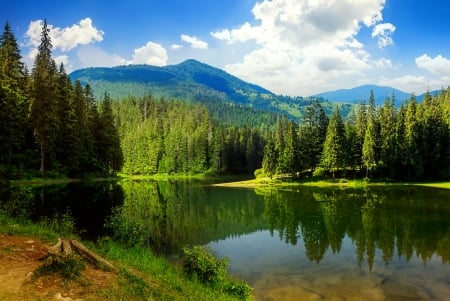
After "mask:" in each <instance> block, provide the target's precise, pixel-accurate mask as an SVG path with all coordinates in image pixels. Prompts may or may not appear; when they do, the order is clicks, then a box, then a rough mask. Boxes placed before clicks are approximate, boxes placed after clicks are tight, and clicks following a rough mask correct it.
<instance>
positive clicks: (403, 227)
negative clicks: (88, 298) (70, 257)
mask: <svg viewBox="0 0 450 301" xmlns="http://www.w3.org/2000/svg"><path fill="white" fill-rule="evenodd" d="M449 200H450V191H447V190H439V189H430V188H414V187H396V188H394V187H392V188H390V187H383V188H379V189H378V188H376V189H374V188H371V189H369V190H348V189H346V190H341V189H312V188H301V189H298V190H292V191H286V190H270V189H257V190H252V189H230V188H221V187H211V186H209V185H204V184H203V183H201V182H190V181H160V182H156V181H122V182H120V183H119V184H116V183H91V184H86V183H85V184H81V183H71V184H68V185H65V186H45V187H36V188H33V187H15V188H8V189H6V190H2V191H1V192H0V209H2V210H4V211H7V212H8V213H9V214H11V215H13V216H16V217H19V218H31V219H35V220H38V219H39V218H41V217H42V216H49V217H51V216H54V215H55V214H57V213H61V212H70V214H72V215H73V217H74V220H75V224H76V227H77V229H79V230H86V232H84V233H85V237H88V238H89V237H90V238H91V239H95V238H96V237H97V236H99V235H105V234H107V235H111V236H113V237H116V238H119V239H123V240H128V243H138V242H145V243H146V244H147V245H148V246H150V247H152V248H153V249H154V250H155V251H156V252H157V253H163V254H174V253H177V252H178V250H179V249H180V248H181V247H182V246H184V245H187V244H189V245H193V244H201V245H205V244H207V245H209V246H210V247H211V248H212V250H213V251H214V252H215V253H216V254H217V255H218V256H227V257H229V258H230V259H231V272H232V273H234V274H236V275H239V276H241V277H243V278H245V279H247V280H248V281H250V282H251V284H252V285H254V286H255V288H256V289H255V294H256V297H257V299H261V300H282V299H283V300H289V299H292V300H319V299H333V298H334V299H339V298H341V299H343V298H345V299H347V300H351V299H352V298H353V299H354V300H361V299H367V300H403V299H411V300H416V299H417V300H445V299H446V298H448V299H449V300H450V290H448V285H449V284H450V276H449V275H450V273H449V266H448V263H449V260H450V219H449V218H448V217H449V216H450V215H449V214H450V202H449ZM105 221H109V222H110V223H109V224H110V228H109V229H108V232H105V229H104V227H103V226H104V224H105ZM112 221H114V223H112ZM111 225H112V227H111Z"/></svg>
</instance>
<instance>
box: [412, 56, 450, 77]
mask: <svg viewBox="0 0 450 301" xmlns="http://www.w3.org/2000/svg"><path fill="white" fill-rule="evenodd" d="M416 65H417V67H419V68H421V69H425V70H427V71H429V72H431V73H433V74H436V75H441V76H445V75H448V74H449V70H450V60H449V59H447V58H445V57H443V56H442V55H440V54H439V55H437V56H436V57H435V58H431V57H429V56H428V55H427V54H423V55H422V56H419V57H418V58H416Z"/></svg>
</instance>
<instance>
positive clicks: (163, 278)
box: [100, 240, 239, 300]
mask: <svg viewBox="0 0 450 301" xmlns="http://www.w3.org/2000/svg"><path fill="white" fill-rule="evenodd" d="M100 245H101V246H100V252H101V253H103V254H104V255H105V257H106V258H108V259H110V260H112V261H113V262H115V263H119V265H120V266H126V267H128V268H129V269H122V270H121V272H120V273H119V275H120V276H121V277H120V279H121V280H120V281H121V286H120V288H119V289H112V290H111V291H110V292H109V297H111V299H113V300H116V299H117V300H121V299H123V300H133V299H134V298H136V297H137V299H139V300H239V299H238V298H237V297H234V296H231V295H229V294H226V293H225V292H222V291H220V290H218V289H215V288H213V287H210V286H207V285H204V284H202V283H200V282H199V281H197V280H195V279H190V278H189V277H188V276H187V274H186V273H185V272H183V270H182V269H181V267H179V266H176V265H174V264H173V263H170V262H168V261H167V260H165V259H161V258H159V257H156V256H154V255H153V254H152V252H151V251H150V250H149V249H145V248H140V247H132V248H129V249H123V248H122V247H121V246H120V245H118V244H117V243H115V242H113V241H110V240H105V241H103V242H102V243H101V244H100ZM130 269H131V270H135V271H137V273H130Z"/></svg>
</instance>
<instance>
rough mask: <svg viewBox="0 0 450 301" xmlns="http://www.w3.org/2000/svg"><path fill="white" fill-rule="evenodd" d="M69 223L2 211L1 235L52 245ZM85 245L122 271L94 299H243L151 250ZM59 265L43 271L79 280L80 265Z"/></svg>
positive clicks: (102, 243)
mask: <svg viewBox="0 0 450 301" xmlns="http://www.w3.org/2000/svg"><path fill="white" fill-rule="evenodd" d="M70 224H71V222H70V220H67V219H66V218H64V217H62V218H61V221H59V220H57V221H46V220H44V221H43V222H40V223H32V222H30V221H28V220H23V219H22V220H16V219H14V218H12V217H10V216H8V215H7V214H6V213H5V212H4V211H2V210H0V233H2V234H6V235H16V236H31V237H35V238H39V239H42V240H43V241H45V242H48V244H49V245H52V244H54V243H55V242H56V240H57V238H58V237H61V236H65V237H67V233H65V232H67V231H68V229H70ZM61 231H62V232H61ZM63 233H64V235H63ZM86 245H87V246H88V247H89V248H90V249H92V250H93V251H94V252H96V253H98V254H100V255H101V256H103V257H104V258H105V259H107V260H108V261H110V262H112V263H113V264H114V266H116V267H118V268H119V270H120V272H119V273H118V277H117V280H116V282H115V283H114V284H113V285H111V286H109V287H107V288H101V289H98V290H97V291H96V295H97V296H96V297H94V300H219V301H220V300H241V299H239V298H238V297H236V296H235V295H233V294H232V293H235V292H231V293H230V291H229V290H228V292H229V293H227V291H226V290H224V289H223V287H213V286H210V285H205V284H203V283H200V282H199V281H197V280H196V279H192V278H190V277H189V275H188V274H187V273H185V272H184V271H183V269H182V267H181V266H177V265H176V264H174V263H172V262H169V261H168V260H166V259H165V258H161V257H157V256H155V255H154V254H153V253H152V252H151V250H149V249H148V248H143V247H131V248H125V247H123V246H121V245H120V244H118V243H116V242H113V241H111V240H110V239H104V240H100V241H99V242H97V243H93V242H86ZM58 264H59V265H57V266H54V265H50V266H44V267H43V268H42V270H41V272H42V273H43V274H46V273H52V272H55V273H56V274H58V273H59V274H60V276H61V277H62V278H65V279H69V280H70V279H71V278H77V277H75V276H77V275H78V274H77V273H78V271H79V268H80V267H79V266H78V265H76V264H74V263H73V262H62V263H58ZM61 273H62V274H61ZM68 273H69V274H68ZM72 276H74V277H72ZM87 300H91V299H90V298H88V299H87Z"/></svg>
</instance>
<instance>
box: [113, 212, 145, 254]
mask: <svg viewBox="0 0 450 301" xmlns="http://www.w3.org/2000/svg"><path fill="white" fill-rule="evenodd" d="M105 226H106V228H107V229H108V230H109V231H110V232H111V233H112V238H113V239H114V240H115V241H117V242H119V243H121V244H122V245H124V246H126V247H133V246H142V245H143V244H144V242H145V239H146V233H145V231H144V229H143V226H142V224H140V223H139V221H137V220H135V219H128V218H126V217H125V216H123V215H122V212H121V211H120V210H119V209H116V210H115V212H114V213H113V214H111V216H110V217H109V218H108V221H107V222H106V224H105Z"/></svg>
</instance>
